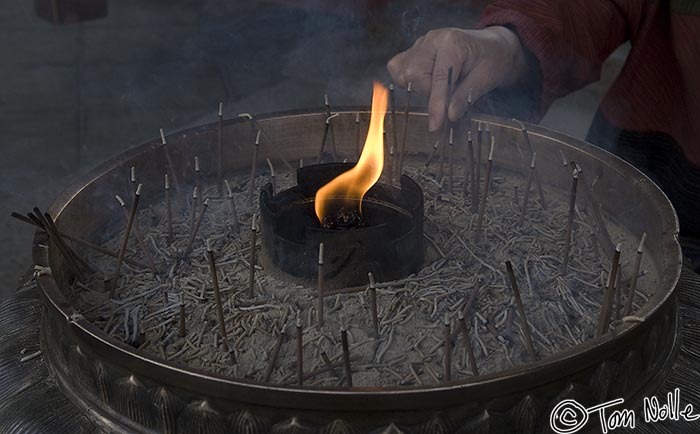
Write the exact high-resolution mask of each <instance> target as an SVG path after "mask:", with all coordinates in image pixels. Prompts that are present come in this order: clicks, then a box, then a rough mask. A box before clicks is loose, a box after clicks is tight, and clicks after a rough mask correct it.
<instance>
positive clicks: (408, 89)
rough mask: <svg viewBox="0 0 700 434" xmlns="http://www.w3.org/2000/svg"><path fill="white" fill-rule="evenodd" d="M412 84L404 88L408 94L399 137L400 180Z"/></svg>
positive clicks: (404, 154) (398, 174) (409, 83)
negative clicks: (401, 131)
mask: <svg viewBox="0 0 700 434" xmlns="http://www.w3.org/2000/svg"><path fill="white" fill-rule="evenodd" d="M412 84H413V83H411V82H410V81H409V82H408V87H407V88H406V92H407V93H408V96H407V98H406V108H405V109H404V119H403V136H402V137H401V149H400V150H399V168H398V171H397V176H398V177H399V178H400V177H401V174H402V173H403V163H404V161H405V159H406V138H407V136H408V115H409V111H410V110H411V87H412Z"/></svg>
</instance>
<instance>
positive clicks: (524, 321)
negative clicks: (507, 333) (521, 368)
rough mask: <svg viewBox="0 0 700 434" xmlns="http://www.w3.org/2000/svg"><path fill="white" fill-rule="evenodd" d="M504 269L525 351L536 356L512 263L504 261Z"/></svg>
mask: <svg viewBox="0 0 700 434" xmlns="http://www.w3.org/2000/svg"><path fill="white" fill-rule="evenodd" d="M506 270H507V271H508V277H509V278H510V286H511V288H512V289H513V294H514V295H515V303H516V306H517V308H518V316H519V317H520V325H521V326H522V327H521V328H522V331H523V335H524V337H525V346H526V347H527V351H528V352H529V353H530V355H531V356H532V357H533V358H537V354H536V353H535V345H534V344H533V342H532V335H531V334H530V324H529V323H528V321H527V316H526V315H525V306H523V300H522V299H521V298H520V289H518V282H517V280H516V279H515V273H514V272H513V264H511V262H510V261H506Z"/></svg>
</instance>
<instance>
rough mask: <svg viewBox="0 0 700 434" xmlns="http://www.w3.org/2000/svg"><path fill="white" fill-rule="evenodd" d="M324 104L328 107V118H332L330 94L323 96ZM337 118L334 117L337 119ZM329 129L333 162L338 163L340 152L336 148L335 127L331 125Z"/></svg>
mask: <svg viewBox="0 0 700 434" xmlns="http://www.w3.org/2000/svg"><path fill="white" fill-rule="evenodd" d="M323 103H324V105H325V106H326V116H327V117H328V118H332V117H331V104H330V103H329V102H328V94H324V95H323ZM337 115H338V113H336V114H335V116H337ZM335 116H333V117H335ZM328 127H329V129H330V134H331V154H332V156H333V161H338V150H337V149H336V146H335V133H334V132H333V125H332V124H330V123H329V125H328Z"/></svg>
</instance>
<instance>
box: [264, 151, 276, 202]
mask: <svg viewBox="0 0 700 434" xmlns="http://www.w3.org/2000/svg"><path fill="white" fill-rule="evenodd" d="M265 161H267V166H268V167H269V168H270V182H271V183H272V194H273V195H274V194H275V192H276V191H277V185H276V184H275V168H274V166H273V165H272V161H270V159H269V158H265Z"/></svg>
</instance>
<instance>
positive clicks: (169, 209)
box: [165, 173, 174, 243]
mask: <svg viewBox="0 0 700 434" xmlns="http://www.w3.org/2000/svg"><path fill="white" fill-rule="evenodd" d="M165 215H166V218H167V219H168V243H172V242H173V240H174V237H173V207H172V203H171V201H170V181H169V180H168V174H167V173H166V174H165Z"/></svg>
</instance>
